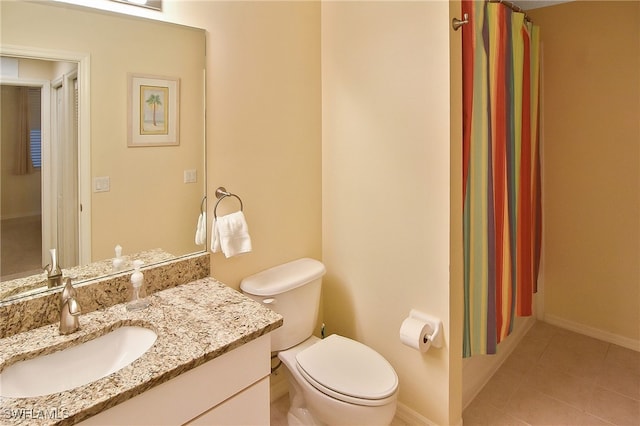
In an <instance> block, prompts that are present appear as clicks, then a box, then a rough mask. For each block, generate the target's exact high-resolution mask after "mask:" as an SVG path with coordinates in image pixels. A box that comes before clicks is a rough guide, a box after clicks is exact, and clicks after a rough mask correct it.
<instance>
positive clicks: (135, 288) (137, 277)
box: [127, 260, 149, 311]
mask: <svg viewBox="0 0 640 426" xmlns="http://www.w3.org/2000/svg"><path fill="white" fill-rule="evenodd" d="M142 265H144V262H143V261H142V260H134V261H133V267H134V268H135V271H134V272H133V274H131V287H132V288H131V299H130V300H129V302H127V310H128V311H139V310H140V309H144V308H146V307H147V306H149V301H148V300H147V292H146V290H145V288H144V275H143V274H142V272H140V267H141V266H142Z"/></svg>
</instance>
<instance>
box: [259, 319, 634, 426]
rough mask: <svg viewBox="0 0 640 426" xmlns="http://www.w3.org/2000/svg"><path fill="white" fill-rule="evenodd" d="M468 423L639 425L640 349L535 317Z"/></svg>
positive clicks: (466, 416) (276, 409)
mask: <svg viewBox="0 0 640 426" xmlns="http://www.w3.org/2000/svg"><path fill="white" fill-rule="evenodd" d="M288 408H289V400H288V396H287V395H285V396H284V397H283V398H280V399H279V400H277V401H275V402H274V403H273V404H272V405H271V426H286V425H287V421H286V418H287V416H286V413H287V410H288ZM463 420H464V426H475V425H491V426H498V425H522V426H526V425H544V426H552V425H553V426H568V425H579V426H586V425H624V426H640V352H635V351H632V350H630V349H625V348H623V347H620V346H617V345H613V344H609V343H606V342H602V341H600V340H596V339H593V338H590V337H586V336H583V335H580V334H577V333H572V332H570V331H567V330H563V329H561V328H557V327H554V326H551V325H548V324H545V323H543V322H537V323H536V324H535V325H534V326H533V327H532V328H531V330H530V331H529V332H528V333H527V335H526V336H525V337H524V339H523V340H522V342H520V344H519V345H518V346H517V347H516V349H515V350H514V352H513V353H512V354H511V356H510V357H509V358H508V359H507V360H506V361H505V363H504V364H503V365H502V367H501V368H500V369H499V370H498V371H497V372H496V374H495V375H494V376H493V377H492V378H491V380H490V381H489V383H487V385H486V386H485V387H484V389H483V390H482V391H481V392H480V394H478V396H477V397H476V398H475V399H474V400H473V401H472V402H471V404H469V406H468V407H467V409H466V410H465V411H464V413H463ZM393 425H394V426H404V425H406V423H404V422H402V421H401V420H399V419H395V420H394V422H393Z"/></svg>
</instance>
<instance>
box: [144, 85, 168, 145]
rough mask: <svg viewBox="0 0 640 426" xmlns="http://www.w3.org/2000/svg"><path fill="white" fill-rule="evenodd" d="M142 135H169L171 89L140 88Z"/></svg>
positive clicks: (157, 87)
mask: <svg viewBox="0 0 640 426" xmlns="http://www.w3.org/2000/svg"><path fill="white" fill-rule="evenodd" d="M140 91H141V92H140V109H141V111H140V130H141V132H140V133H141V134H146V135H161V134H165V135H166V134H167V133H168V118H169V117H168V106H169V89H168V87H162V86H140Z"/></svg>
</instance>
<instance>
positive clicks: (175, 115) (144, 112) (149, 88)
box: [127, 74, 180, 147]
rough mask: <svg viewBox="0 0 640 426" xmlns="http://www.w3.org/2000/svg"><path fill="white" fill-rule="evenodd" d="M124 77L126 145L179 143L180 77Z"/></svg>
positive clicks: (169, 144)
mask: <svg viewBox="0 0 640 426" xmlns="http://www.w3.org/2000/svg"><path fill="white" fill-rule="evenodd" d="M128 77H129V78H128V80H129V81H128V102H127V104H128V105H127V111H128V123H127V124H128V126H127V127H128V142H127V144H128V146H130V147H141V146H176V145H180V79H179V78H173V77H161V76H153V75H143V74H129V75H128Z"/></svg>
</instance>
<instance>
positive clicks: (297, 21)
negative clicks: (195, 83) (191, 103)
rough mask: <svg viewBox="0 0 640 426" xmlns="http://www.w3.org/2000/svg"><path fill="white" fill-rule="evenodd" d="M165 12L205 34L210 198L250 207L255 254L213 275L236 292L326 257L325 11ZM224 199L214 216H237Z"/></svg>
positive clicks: (277, 7) (238, 5)
mask: <svg viewBox="0 0 640 426" xmlns="http://www.w3.org/2000/svg"><path fill="white" fill-rule="evenodd" d="M179 3H180V4H179V7H177V8H176V4H172V3H169V4H167V5H166V7H165V18H167V17H171V19H174V20H176V21H177V22H181V23H183V24H187V25H193V26H197V27H200V28H205V29H206V30H207V172H208V178H207V192H208V199H209V203H208V205H209V214H210V215H211V214H212V213H213V206H214V205H215V201H216V199H215V196H214V191H215V189H216V188H217V187H218V186H224V187H226V188H227V189H228V190H229V191H231V192H234V193H236V194H238V195H239V196H240V197H241V198H242V201H243V202H244V206H245V210H244V213H245V216H246V218H247V222H248V225H249V231H250V234H251V240H252V244H253V251H252V252H251V253H249V254H245V255H242V256H237V257H233V258H230V259H226V258H225V257H224V255H222V254H214V255H212V261H211V264H212V275H213V276H215V277H216V278H217V279H219V280H221V281H222V282H224V283H226V284H227V285H229V286H231V287H234V288H239V285H240V280H241V279H242V278H243V277H245V276H248V275H250V274H253V273H255V272H258V271H260V270H262V269H266V268H269V267H271V266H275V265H277V264H280V263H283V262H286V261H289V260H293V259H296V258H299V257H305V256H308V257H313V258H316V259H321V258H322V253H321V244H322V243H321V215H322V205H321V140H320V135H321V128H320V123H321V110H320V105H321V99H320V89H321V86H320V5H319V3H317V2H261V1H258V2H236V1H231V2H225V1H220V2H217V1H196V2H179ZM237 207H238V204H237V201H235V200H224V201H223V202H222V203H221V204H220V206H219V208H218V214H221V213H222V214H223V213H225V212H228V211H229V210H234V209H237Z"/></svg>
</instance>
